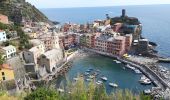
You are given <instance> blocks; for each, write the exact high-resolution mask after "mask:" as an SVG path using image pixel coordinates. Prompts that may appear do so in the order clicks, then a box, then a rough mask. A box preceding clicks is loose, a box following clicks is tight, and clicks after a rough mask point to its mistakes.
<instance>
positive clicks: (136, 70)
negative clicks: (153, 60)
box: [134, 69, 142, 74]
mask: <svg viewBox="0 0 170 100" xmlns="http://www.w3.org/2000/svg"><path fill="white" fill-rule="evenodd" d="M134 71H135V73H137V74H141V73H142V72H141V71H140V70H139V69H135V70H134Z"/></svg>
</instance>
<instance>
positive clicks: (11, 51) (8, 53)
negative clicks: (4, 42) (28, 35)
mask: <svg viewBox="0 0 170 100" xmlns="http://www.w3.org/2000/svg"><path fill="white" fill-rule="evenodd" d="M1 52H3V54H4V55H5V58H7V59H10V58H12V57H14V56H16V48H15V47H14V46H12V45H9V46H7V47H3V48H1Z"/></svg>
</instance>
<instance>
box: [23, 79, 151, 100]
mask: <svg viewBox="0 0 170 100" xmlns="http://www.w3.org/2000/svg"><path fill="white" fill-rule="evenodd" d="M24 99H25V100H151V97H150V96H145V95H143V94H141V95H134V94H133V93H132V92H131V91H129V90H124V91H123V90H116V91H115V92H113V93H111V94H107V93H106V90H105V87H104V86H96V85H95V84H94V82H91V83H89V84H88V85H87V84H85V83H84V79H83V78H79V80H78V81H77V82H75V83H68V84H67V86H66V87H65V91H64V92H59V91H56V90H54V87H48V88H39V89H37V90H35V91H34V92H32V93H30V94H28V95H27V96H26V97H25V98H24Z"/></svg>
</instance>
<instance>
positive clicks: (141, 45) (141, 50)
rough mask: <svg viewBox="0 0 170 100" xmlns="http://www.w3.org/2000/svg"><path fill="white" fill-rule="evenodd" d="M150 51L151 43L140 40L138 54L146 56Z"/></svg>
mask: <svg viewBox="0 0 170 100" xmlns="http://www.w3.org/2000/svg"><path fill="white" fill-rule="evenodd" d="M148 49H149V41H148V40H147V39H139V42H138V46H137V51H138V53H141V54H145V53H147V52H148Z"/></svg>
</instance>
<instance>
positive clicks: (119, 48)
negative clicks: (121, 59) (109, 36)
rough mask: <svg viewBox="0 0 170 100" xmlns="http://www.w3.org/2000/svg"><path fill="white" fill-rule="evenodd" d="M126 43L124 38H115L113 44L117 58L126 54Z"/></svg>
mask: <svg viewBox="0 0 170 100" xmlns="http://www.w3.org/2000/svg"><path fill="white" fill-rule="evenodd" d="M125 41H126V38H125V37H124V36H117V37H115V38H114V44H113V54H114V55H117V56H122V55H123V54H124V53H125V45H126V44H125Z"/></svg>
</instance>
